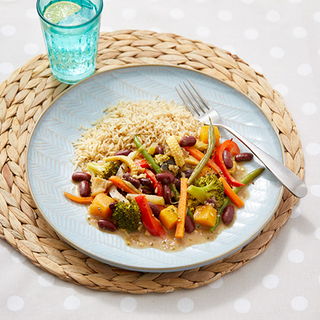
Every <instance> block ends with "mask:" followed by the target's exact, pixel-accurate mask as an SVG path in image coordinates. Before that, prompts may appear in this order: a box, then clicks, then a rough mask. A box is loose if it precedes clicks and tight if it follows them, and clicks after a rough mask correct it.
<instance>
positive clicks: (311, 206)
mask: <svg viewBox="0 0 320 320" xmlns="http://www.w3.org/2000/svg"><path fill="white" fill-rule="evenodd" d="M121 29H140V30H154V31H157V32H170V33H175V34H178V35H182V36H185V37H187V38H190V39H197V40H201V41H203V42H205V43H210V44H212V45H215V46H217V47H220V48H223V49H227V50H229V51H230V52H231V53H235V54H237V55H238V56H239V57H240V58H242V59H243V60H244V61H246V62H247V63H249V65H250V66H251V67H252V68H254V69H255V70H257V71H259V72H261V73H262V74H264V75H265V77H266V78H267V80H268V81H269V82H270V84H271V86H272V87H273V88H274V89H276V90H278V91H279V92H280V93H281V94H282V95H283V97H284V99H285V102H286V106H287V108H288V110H289V111H290V113H291V114H292V117H293V120H294V122H295V124H296V125H297V129H298V132H299V134H300V140H301V143H302V147H303V152H304V156H305V181H306V184H307V185H308V189H309V193H308V195H307V197H305V198H303V199H301V200H299V201H298V203H297V204H296V205H295V207H294V209H293V212H292V215H291V217H290V219H289V220H288V221H287V223H286V224H285V225H284V227H283V228H282V230H281V231H280V232H279V233H278V235H277V236H276V237H275V239H274V240H273V241H272V242H271V244H270V246H269V247H268V249H267V250H266V251H265V252H264V253H263V254H261V255H259V256H258V257H257V258H255V259H253V260H251V261H250V262H249V263H248V264H247V265H245V266H243V267H242V268H240V269H239V270H237V271H235V272H232V273H230V274H228V275H225V276H224V277H222V278H220V279H219V280H217V281H215V282H213V283H211V284H209V285H206V286H202V287H200V288H197V289H192V290H178V291H175V292H172V293H168V294H145V295H132V294H123V293H121V294H120V293H113V292H96V291H93V290H90V289H87V288H85V287H81V286H77V285H74V284H70V283H68V282H64V281H62V280H60V279H59V278H57V277H54V276H53V275H51V274H48V273H46V272H44V271H43V270H42V269H40V268H38V267H35V266H34V265H33V264H32V263H31V262H30V261H29V260H27V259H25V258H24V257H23V256H22V255H21V254H20V253H18V252H16V251H15V250H14V249H13V248H12V247H11V246H10V245H9V244H8V243H7V242H5V241H4V240H2V241H0V255H1V259H0V270H1V272H2V277H1V290H0V308H1V319H57V318H58V319H65V318H67V317H68V318H69V319H78V320H80V319H88V318H89V317H90V318H92V319H96V318H100V317H101V318H102V317H104V318H108V317H109V318H118V319H144V318H149V317H150V316H152V319H153V320H157V319H164V318H167V317H169V316H170V317H172V318H173V317H174V318H175V319H177V320H179V319H191V318H192V319H194V317H195V316H197V317H199V318H200V317H201V318H206V319H211V318H213V317H215V318H217V319H269V318H274V319H293V320H294V319H310V320H313V319H320V304H319V296H320V255H319V249H320V219H319V216H318V215H319V209H318V208H319V205H320V201H319V197H320V183H319V178H320V174H319V167H318V166H319V160H320V135H319V134H318V132H319V122H320V110H319V109H320V106H319V105H318V104H319V101H320V100H319V98H320V93H319V84H320V80H319V79H320V77H319V70H320V41H319V40H320V36H319V34H320V33H319V30H320V1H314V0H282V1H278V0H269V1H263V0H228V1H225V0H215V1H213V0H185V1H182V0H162V1H160V0H136V1H129V0H122V1H118V0H109V1H107V0H105V1H104V10H103V13H102V24H101V31H113V30H121ZM0 48H1V49H0V83H1V82H2V81H4V80H6V79H7V78H8V77H9V75H10V73H11V72H13V71H14V70H15V69H16V68H18V67H20V66H22V65H24V64H25V63H26V62H27V61H28V60H29V59H31V58H32V57H34V56H35V55H37V54H39V53H45V45H44V41H43V38H42V33H41V29H40V23H39V20H38V16H37V13H36V10H35V1H34V0H0Z"/></svg>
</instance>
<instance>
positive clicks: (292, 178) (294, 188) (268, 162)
mask: <svg viewBox="0 0 320 320" xmlns="http://www.w3.org/2000/svg"><path fill="white" fill-rule="evenodd" d="M219 126H221V127H223V128H224V129H226V130H228V131H229V132H230V133H232V134H233V135H234V136H236V137H237V138H238V139H239V140H240V141H241V142H242V143H243V144H244V145H245V146H247V147H248V148H249V149H250V150H251V152H252V153H253V154H254V155H255V156H256V157H257V158H259V159H260V161H261V162H262V163H263V164H264V165H265V166H266V167H267V168H268V169H269V171H271V172H272V173H273V174H274V176H275V177H276V178H277V179H278V180H279V181H280V182H281V183H282V184H283V185H284V186H285V187H286V188H287V189H288V190H289V191H290V192H291V193H292V194H293V195H295V196H296V197H297V198H303V197H304V196H306V195H307V193H308V188H307V186H306V185H305V183H304V182H303V181H302V180H301V179H300V178H299V177H298V176H297V175H295V174H294V173H293V172H292V171H291V170H290V169H288V168H287V167H286V166H284V165H283V164H282V163H281V162H279V161H278V160H276V159H274V158H273V157H271V156H270V155H269V154H267V153H266V152H265V151H263V150H262V149H260V148H259V147H257V146H256V145H254V144H253V143H251V142H250V141H249V140H247V139H246V138H244V137H242V136H241V135H240V134H239V133H238V132H236V131H235V130H234V129H232V128H230V127H228V126H224V125H219Z"/></svg>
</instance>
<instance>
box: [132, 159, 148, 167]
mask: <svg viewBox="0 0 320 320" xmlns="http://www.w3.org/2000/svg"><path fill="white" fill-rule="evenodd" d="M134 163H135V165H136V166H137V167H141V168H144V169H149V168H150V165H149V163H148V162H147V160H146V159H139V160H135V161H134Z"/></svg>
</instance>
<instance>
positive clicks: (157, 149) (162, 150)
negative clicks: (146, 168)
mask: <svg viewBox="0 0 320 320" xmlns="http://www.w3.org/2000/svg"><path fill="white" fill-rule="evenodd" d="M156 154H164V149H163V147H161V146H156Z"/></svg>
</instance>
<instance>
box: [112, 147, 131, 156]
mask: <svg viewBox="0 0 320 320" xmlns="http://www.w3.org/2000/svg"><path fill="white" fill-rule="evenodd" d="M131 152H132V150H131V149H123V150H120V151H118V152H116V153H115V154H114V155H115V156H128V155H129V154H130V153H131Z"/></svg>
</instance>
